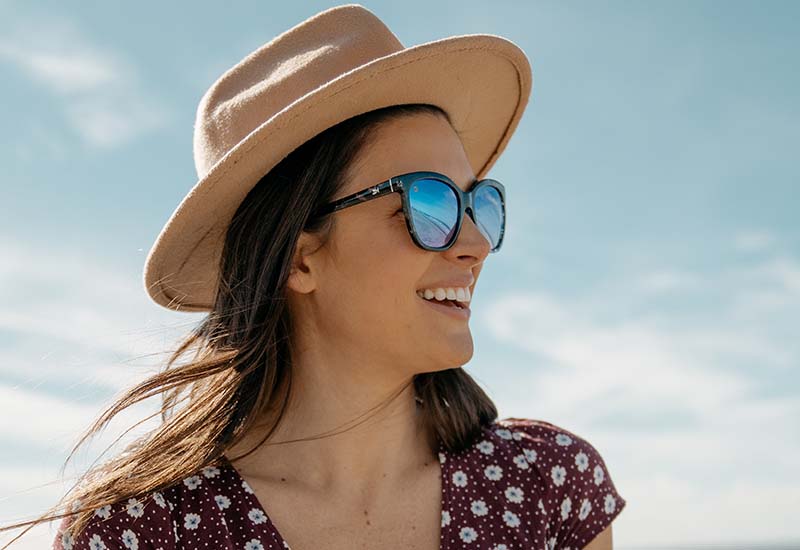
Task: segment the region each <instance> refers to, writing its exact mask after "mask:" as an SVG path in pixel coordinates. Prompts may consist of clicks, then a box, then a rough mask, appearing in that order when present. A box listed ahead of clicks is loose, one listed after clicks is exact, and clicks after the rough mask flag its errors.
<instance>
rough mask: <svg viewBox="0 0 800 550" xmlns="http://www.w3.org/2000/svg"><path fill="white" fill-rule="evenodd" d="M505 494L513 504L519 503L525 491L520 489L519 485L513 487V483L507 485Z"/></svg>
mask: <svg viewBox="0 0 800 550" xmlns="http://www.w3.org/2000/svg"><path fill="white" fill-rule="evenodd" d="M505 494H506V498H507V499H508V500H509V501H510V502H513V503H514V504H519V503H520V502H522V500H523V497H524V496H525V493H524V492H523V491H522V489H520V488H519V487H514V486H513V485H509V486H508V487H507V488H506V492H505Z"/></svg>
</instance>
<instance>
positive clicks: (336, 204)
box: [315, 170, 506, 252]
mask: <svg viewBox="0 0 800 550" xmlns="http://www.w3.org/2000/svg"><path fill="white" fill-rule="evenodd" d="M420 179H435V180H439V181H441V182H442V183H444V184H445V185H447V186H448V187H450V188H451V189H452V190H453V192H454V194H455V196H456V201H457V202H458V217H457V218H456V227H455V230H454V231H453V235H452V237H451V238H450V241H449V242H447V243H445V244H444V245H443V246H440V247H433V246H428V245H426V244H425V243H423V242H422V241H421V240H420V238H419V235H418V234H417V231H416V229H415V228H414V222H413V219H412V217H411V199H410V197H409V194H408V191H407V189H410V188H411V186H412V185H414V182H415V181H417V180H420ZM487 185H488V186H491V187H494V188H495V189H497V191H498V193H499V195H500V202H501V205H502V207H503V224H502V226H501V227H500V237H499V238H498V240H497V245H496V246H495V247H494V248H492V249H491V250H490V252H497V251H498V250H500V246H502V244H503V237H504V235H505V232H506V190H505V187H503V184H502V183H500V182H499V181H497V180H493V179H489V178H485V179H482V180H473V182H472V184H471V185H470V189H469V191H462V190H461V188H459V187H458V185H456V184H455V182H453V180H451V179H450V178H448V177H447V176H445V175H444V174H441V173H439V172H431V171H425V170H422V171H416V172H408V173H406V174H400V175H399V176H394V177H391V178H389V179H388V180H386V181H384V182H381V183H379V184H377V185H373V186H372V187H367V188H366V189H362V190H361V191H358V192H356V193H353V194H352V195H347V196H346V197H342V198H341V199H337V200H335V201H333V202H329V203H328V204H326V205H324V206H322V207H321V208H320V209H319V210H317V211H316V212H315V215H321V214H327V213H329V212H336V211H338V210H342V209H344V208H348V207H350V206H355V205H356V204H361V203H364V202H367V201H370V200H372V199H377V198H378V197H382V196H385V195H388V194H390V193H400V197H401V199H402V202H403V215H404V216H405V219H406V228H407V229H408V233H409V234H410V235H411V238H412V240H413V241H414V244H416V245H417V246H418V247H420V248H422V249H423V250H430V251H432V252H441V251H443V250H447V249H449V248H450V247H452V246H453V244H455V242H456V240H458V235H459V233H461V225H462V220H463V218H464V213H465V212H466V211H467V210H469V215H470V218H472V221H473V222H474V223H475V225H476V226H477V224H478V222H477V221H475V210H474V207H473V204H474V197H475V193H476V192H477V191H478V190H479V189H482V188H483V187H486V186H487ZM481 235H483V233H481ZM484 238H486V236H485V235H484ZM490 244H491V243H490Z"/></svg>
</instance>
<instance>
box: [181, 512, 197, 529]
mask: <svg viewBox="0 0 800 550" xmlns="http://www.w3.org/2000/svg"><path fill="white" fill-rule="evenodd" d="M198 525H200V516H198V515H197V514H191V513H190V514H186V515H185V516H183V526H184V527H185V528H186V529H197V526H198Z"/></svg>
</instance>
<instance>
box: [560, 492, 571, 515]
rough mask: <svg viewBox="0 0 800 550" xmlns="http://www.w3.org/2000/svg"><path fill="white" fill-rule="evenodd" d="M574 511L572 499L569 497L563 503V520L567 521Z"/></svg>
mask: <svg viewBox="0 0 800 550" xmlns="http://www.w3.org/2000/svg"><path fill="white" fill-rule="evenodd" d="M571 511H572V499H571V498H569V497H567V498H565V499H564V500H562V501H561V519H567V518H568V517H569V513H570V512H571Z"/></svg>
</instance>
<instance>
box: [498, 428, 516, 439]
mask: <svg viewBox="0 0 800 550" xmlns="http://www.w3.org/2000/svg"><path fill="white" fill-rule="evenodd" d="M494 433H496V434H497V435H499V436H500V437H502V438H503V439H511V438H512V437H513V436H512V435H511V430H506V429H505V428H500V429H497V430H495V431H494Z"/></svg>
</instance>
